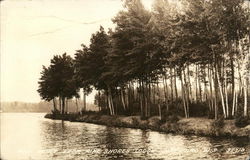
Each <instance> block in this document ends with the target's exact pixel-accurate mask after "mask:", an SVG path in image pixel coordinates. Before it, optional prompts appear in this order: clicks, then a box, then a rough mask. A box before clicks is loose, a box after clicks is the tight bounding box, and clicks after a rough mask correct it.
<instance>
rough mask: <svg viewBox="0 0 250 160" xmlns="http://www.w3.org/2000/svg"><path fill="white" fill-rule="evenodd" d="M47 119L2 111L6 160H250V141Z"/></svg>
mask: <svg viewBox="0 0 250 160" xmlns="http://www.w3.org/2000/svg"><path fill="white" fill-rule="evenodd" d="M43 117H44V114H41V113H3V114H1V158H2V159H4V160H5V159H6V160H18V159H25V160H26V159H38V160H39V159H43V160H48V159H58V160H61V159H67V160H68V159H72V160H73V159H83V160H84V159H185V160H186V159H235V160H236V159H237V160H239V159H243V160H246V159H247V157H248V156H247V155H249V153H250V142H249V141H248V140H246V139H232V140H229V139H223V140H222V139H212V138H204V137H197V136H180V135H173V134H163V133H158V132H153V131H142V130H139V129H127V128H115V127H106V126H102V125H94V124H88V123H76V122H74V123H72V122H66V121H64V122H63V121H59V120H49V119H45V118H43ZM111 152H113V153H111Z"/></svg>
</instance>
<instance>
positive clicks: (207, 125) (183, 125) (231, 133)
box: [44, 113, 250, 139]
mask: <svg viewBox="0 0 250 160" xmlns="http://www.w3.org/2000/svg"><path fill="white" fill-rule="evenodd" d="M44 118H48V119H53V120H65V121H70V122H85V123H92V124H99V125H106V126H111V127H123V128H134V129H142V130H147V129H150V130H152V131H158V132H164V133H166V134H167V133H175V134H179V135H197V136H203V137H229V138H241V137H244V138H248V139H250V125H247V126H246V127H243V128H238V127H236V126H235V124H234V120H224V126H223V127H221V128H218V127H217V128H215V127H214V126H213V122H214V120H213V119H207V118H182V119H180V120H179V121H177V122H168V121H167V122H165V123H161V121H160V118H159V117H158V116H154V117H151V118H149V119H148V120H141V119H140V116H109V115H99V114H85V115H76V114H65V115H53V114H50V113H48V114H46V115H45V116H44Z"/></svg>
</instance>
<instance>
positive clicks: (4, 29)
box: [0, 0, 152, 102]
mask: <svg viewBox="0 0 250 160" xmlns="http://www.w3.org/2000/svg"><path fill="white" fill-rule="evenodd" d="M143 3H144V4H145V6H146V7H147V8H150V5H151V3H152V0H143ZM121 9H122V1H121V0H5V1H1V10H0V12H1V30H0V31H1V44H0V45H1V52H0V53H1V101H25V102H38V101H40V97H39V95H38V93H37V91H36V90H37V88H38V84H37V82H38V79H39V77H40V72H41V70H42V65H45V66H48V65H49V63H50V59H51V58H52V57H53V55H56V54H62V53H64V52H67V53H68V54H70V55H72V56H73V55H74V53H75V50H77V49H80V48H81V47H80V45H81V44H82V43H84V44H86V45H88V44H89V39H90V37H91V34H92V33H94V32H96V31H97V30H98V29H99V27H100V25H102V26H104V28H105V29H107V28H112V27H114V25H113V24H112V21H111V18H112V17H114V16H115V15H116V13H117V12H118V11H119V10H121ZM92 100H93V96H90V97H89V98H88V101H89V102H91V101H92Z"/></svg>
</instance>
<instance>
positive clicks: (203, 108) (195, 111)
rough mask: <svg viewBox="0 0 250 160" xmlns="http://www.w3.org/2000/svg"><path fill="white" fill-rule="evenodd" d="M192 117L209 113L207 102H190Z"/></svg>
mask: <svg viewBox="0 0 250 160" xmlns="http://www.w3.org/2000/svg"><path fill="white" fill-rule="evenodd" d="M189 106H190V110H189V114H190V117H204V116H206V115H207V113H208V111H209V108H208V105H207V103H206V102H196V103H194V102H193V103H190V105H189Z"/></svg>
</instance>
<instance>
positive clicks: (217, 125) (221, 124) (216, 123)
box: [212, 116, 225, 135]
mask: <svg viewBox="0 0 250 160" xmlns="http://www.w3.org/2000/svg"><path fill="white" fill-rule="evenodd" d="M224 125H225V122H224V118H223V116H219V118H218V119H216V120H214V121H213V123H212V128H213V130H214V132H215V133H216V134H217V135H218V134H219V132H220V129H221V128H223V127H224Z"/></svg>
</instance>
